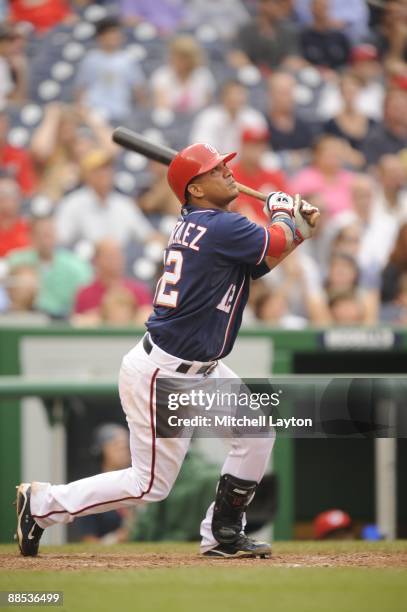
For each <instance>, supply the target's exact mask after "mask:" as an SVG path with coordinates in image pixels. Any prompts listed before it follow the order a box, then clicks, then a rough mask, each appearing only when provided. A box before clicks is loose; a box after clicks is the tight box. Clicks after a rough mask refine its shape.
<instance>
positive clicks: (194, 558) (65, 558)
mask: <svg viewBox="0 0 407 612" xmlns="http://www.w3.org/2000/svg"><path fill="white" fill-rule="evenodd" d="M227 564H230V565H232V564H233V566H234V567H236V566H245V567H247V566H248V565H249V566H254V565H259V566H262V567H265V566H269V567H287V568H301V567H372V568H385V567H389V568H407V551H389V552H383V551H380V552H374V551H368V552H340V553H335V554H326V553H309V554H295V553H286V552H284V554H278V553H276V554H274V555H273V556H272V557H271V558H270V559H233V560H230V559H208V558H205V557H201V556H199V555H198V554H193V553H191V554H185V553H178V552H168V553H166V554H163V553H153V552H146V553H137V552H134V554H122V553H114V552H112V553H106V552H105V551H101V552H100V553H97V554H96V553H86V552H84V553H73V552H72V553H66V554H64V553H52V552H45V553H43V554H40V555H38V557H34V558H31V557H22V556H20V555H19V553H18V552H17V551H16V552H15V553H14V554H3V555H0V568H2V569H8V570H34V571H35V570H38V571H56V570H64V571H65V570H72V571H81V570H83V569H86V570H92V569H97V570H100V569H104V570H122V569H138V568H140V569H160V568H177V567H199V566H205V567H208V566H219V565H222V566H225V565H227Z"/></svg>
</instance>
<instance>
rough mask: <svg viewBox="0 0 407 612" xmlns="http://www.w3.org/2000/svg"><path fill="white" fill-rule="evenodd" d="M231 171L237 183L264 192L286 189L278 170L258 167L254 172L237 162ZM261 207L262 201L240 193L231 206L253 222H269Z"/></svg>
mask: <svg viewBox="0 0 407 612" xmlns="http://www.w3.org/2000/svg"><path fill="white" fill-rule="evenodd" d="M232 172H233V176H234V178H235V180H236V181H237V182H238V183H242V185H247V186H248V187H251V188H252V189H256V190H257V191H261V192H263V193H266V194H267V193H269V192H270V191H287V182H286V179H285V176H284V174H283V173H282V172H280V171H279V170H275V171H272V170H265V169H264V168H261V167H259V168H257V169H256V170H255V171H254V172H248V171H247V170H246V169H245V168H243V167H242V165H241V164H240V163H239V162H237V163H236V164H235V165H234V166H233V167H232ZM263 207H264V202H261V201H260V200H256V199H255V198H252V197H250V196H248V195H245V194H244V193H241V194H240V195H239V197H238V198H237V200H235V202H234V203H233V206H232V207H231V208H232V209H233V210H234V211H235V212H240V213H241V214H242V215H245V216H247V217H249V219H250V220H251V221H254V222H255V223H259V224H260V225H266V224H267V223H269V222H270V219H269V218H268V217H267V216H266V215H265V214H264V212H263Z"/></svg>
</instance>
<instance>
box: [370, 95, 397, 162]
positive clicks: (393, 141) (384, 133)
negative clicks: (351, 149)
mask: <svg viewBox="0 0 407 612" xmlns="http://www.w3.org/2000/svg"><path fill="white" fill-rule="evenodd" d="M406 108H407V90H402V89H390V90H389V91H388V92H387V93H386V97H385V100H384V107H383V123H381V124H379V125H377V126H375V127H373V128H372V129H371V130H370V132H369V134H368V135H367V137H366V140H365V142H364V146H363V153H364V155H365V157H366V160H367V162H368V164H375V163H376V162H377V161H378V160H379V159H380V157H382V155H385V154H386V153H398V152H399V151H401V150H402V149H405V148H406V147H407V113H406Z"/></svg>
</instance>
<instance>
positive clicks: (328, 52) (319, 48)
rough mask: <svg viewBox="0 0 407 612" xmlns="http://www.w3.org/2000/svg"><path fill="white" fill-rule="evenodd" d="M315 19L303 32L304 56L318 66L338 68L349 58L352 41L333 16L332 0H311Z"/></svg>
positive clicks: (302, 45)
mask: <svg viewBox="0 0 407 612" xmlns="http://www.w3.org/2000/svg"><path fill="white" fill-rule="evenodd" d="M311 12H312V17H313V21H312V23H311V24H310V25H309V26H307V27H306V28H305V29H304V30H302V32H301V47H302V54H303V56H304V58H305V59H306V60H307V61H308V62H310V63H311V64H314V65H316V66H320V67H325V68H331V69H332V70H336V69H338V68H341V67H342V66H344V65H345V64H346V63H347V62H348V59H349V54H350V42H349V40H348V38H347V37H346V36H345V34H344V33H343V31H342V28H340V27H339V26H338V23H337V22H335V21H334V20H333V18H332V15H331V11H330V0H311Z"/></svg>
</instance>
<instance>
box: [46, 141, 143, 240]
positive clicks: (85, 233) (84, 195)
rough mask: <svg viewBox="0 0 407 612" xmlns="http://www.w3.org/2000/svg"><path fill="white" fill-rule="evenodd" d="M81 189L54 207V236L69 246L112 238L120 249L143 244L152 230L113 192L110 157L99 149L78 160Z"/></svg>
mask: <svg viewBox="0 0 407 612" xmlns="http://www.w3.org/2000/svg"><path fill="white" fill-rule="evenodd" d="M81 171H82V175H83V182H84V185H83V187H80V188H79V189H76V190H75V191H73V192H72V193H70V194H69V195H67V196H65V198H63V199H62V200H61V202H60V204H59V205H58V207H57V211H56V220H57V228H58V237H59V240H60V242H61V243H62V244H64V245H67V246H71V245H73V244H75V243H77V242H78V241H79V240H87V241H89V242H91V243H95V242H97V241H99V240H102V239H103V238H107V237H109V238H113V239H115V240H117V241H118V242H119V243H120V244H121V246H125V245H126V244H127V243H128V242H129V241H130V240H132V239H135V240H136V241H138V242H140V243H144V242H147V241H148V240H149V239H151V238H153V236H154V229H153V227H152V226H151V225H150V223H149V222H148V221H147V219H146V218H145V216H144V215H143V213H142V212H141V211H140V210H139V209H138V207H137V205H136V204H135V202H134V201H133V200H131V199H130V198H129V197H127V196H125V195H122V194H121V193H118V192H117V191H115V189H114V182H113V179H114V172H113V163H112V158H111V156H110V155H109V154H108V153H107V152H106V151H103V150H101V149H95V150H93V151H89V152H88V153H87V154H86V155H85V156H84V157H83V158H82V160H81Z"/></svg>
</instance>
